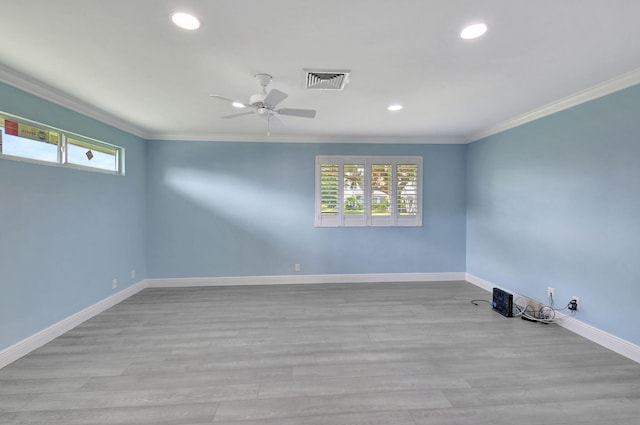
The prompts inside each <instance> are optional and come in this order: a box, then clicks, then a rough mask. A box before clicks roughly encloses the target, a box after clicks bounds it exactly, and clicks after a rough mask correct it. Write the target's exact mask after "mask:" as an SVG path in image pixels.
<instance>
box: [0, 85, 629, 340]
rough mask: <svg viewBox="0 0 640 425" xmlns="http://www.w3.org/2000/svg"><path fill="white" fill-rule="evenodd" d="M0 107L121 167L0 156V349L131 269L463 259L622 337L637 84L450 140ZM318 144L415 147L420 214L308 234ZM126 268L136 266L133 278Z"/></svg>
mask: <svg viewBox="0 0 640 425" xmlns="http://www.w3.org/2000/svg"><path fill="white" fill-rule="evenodd" d="M0 110H4V111H6V112H10V113H14V114H16V115H21V116H24V117H27V118H30V119H33V120H35V121H40V122H42V123H45V124H49V125H52V126H57V127H61V128H64V129H66V130H70V131H74V132H77V133H80V134H84V135H87V136H90V137H94V138H96V139H100V140H104V141H106V142H110V143H114V144H118V145H121V146H124V147H125V148H126V155H127V170H126V171H127V174H126V176H124V177H117V176H111V175H107V174H100V173H92V172H87V171H80V170H73V169H67V168H61V167H49V166H42V165H37V164H31V163H27V162H18V161H11V160H6V159H0V224H1V226H2V228H1V232H0V350H2V349H4V348H6V347H9V346H11V345H12V344H14V343H16V342H18V341H20V340H22V339H24V338H27V337H29V336H31V335H33V334H35V333H37V332H38V331H40V330H42V329H44V328H46V327H48V326H50V325H52V324H55V323H57V322H58V321H60V320H62V319H64V318H66V317H68V316H70V315H72V314H74V313H76V312H78V311H80V310H82V309H83V308H86V307H88V306H90V305H92V304H94V303H96V302H98V301H100V300H102V299H104V298H106V297H108V296H109V295H111V294H113V293H114V292H115V291H114V290H113V289H112V288H111V280H112V279H113V278H117V279H118V281H119V283H120V287H119V288H118V290H120V289H122V288H125V287H127V286H130V285H131V284H133V283H134V280H135V281H138V280H142V279H144V278H146V277H152V278H172V277H175V278H181V277H223V276H268V275H286V274H294V271H293V265H294V264H295V263H300V264H301V265H302V271H301V274H343V273H345V274H346V273H354V274H359V273H411V272H414V273H429V272H460V271H465V270H466V271H467V272H469V273H471V274H473V275H475V276H478V277H480V278H483V279H486V280H489V281H491V282H493V283H496V284H498V285H500V286H504V287H506V288H510V289H512V290H513V291H515V292H519V293H522V294H523V295H526V296H529V297H531V298H535V299H539V300H542V299H544V298H545V294H546V288H547V286H553V287H555V289H556V299H557V300H558V303H559V304H561V303H564V302H566V301H568V299H569V297H571V296H573V295H577V296H579V297H580V299H581V304H582V305H581V309H580V311H579V312H578V313H577V318H578V319H580V320H582V321H584V322H586V323H588V324H591V325H593V326H595V327H597V328H600V329H602V330H605V331H607V332H610V333H612V334H614V335H617V336H619V337H621V338H624V339H626V340H628V341H631V342H633V343H635V344H640V328H639V327H638V326H634V325H632V324H634V323H637V320H636V318H635V301H636V300H637V299H640V284H638V283H637V278H638V276H639V275H640V273H639V272H640V262H639V261H638V259H637V258H638V255H637V254H636V252H637V248H636V247H637V243H638V241H639V240H640V220H638V217H640V186H639V184H638V183H639V182H640V166H639V165H638V159H639V158H640V120H639V119H638V117H640V86H636V87H632V88H629V89H627V90H624V91H621V92H618V93H614V94H612V95H609V96H606V97H604V98H601V99H597V100H595V101H592V102H589V103H586V104H583V105H580V106H577V107H574V108H571V109H568V110H566V111H563V112H560V113H558V114H554V115H552V116H549V117H546V118H543V119H540V120H538V121H535V122H531V123H529V124H526V125H523V126H520V127H518V128H515V129H512V130H509V131H506V132H503V133H501V134H497V135H494V136H491V137H489V138H486V139H484V140H481V141H478V142H474V143H472V144H470V145H467V146H461V145H402V144H401V145H395V144H393V143H389V144H294V143H291V144H289V143H219V142H216V143H213V142H167V141H150V142H146V143H145V142H144V141H143V140H141V139H139V138H137V137H135V136H132V135H130V134H127V133H125V132H122V131H120V130H117V129H114V128H112V127H110V126H108V125H105V124H102V123H100V122H98V121H95V120H93V119H90V118H88V117H85V116H82V115H80V114H77V113H75V112H72V111H69V110H67V109H65V108H62V107H60V106H57V105H54V104H52V103H50V102H47V101H44V100H42V99H39V98H37V97H34V96H31V95H28V94H26V93H24V92H21V91H19V90H16V89H14V88H11V87H8V86H5V85H1V84H0ZM316 155H422V156H423V158H424V220H423V222H424V226H423V227H421V228H316V227H314V223H313V216H314V199H313V198H314V158H315V156H316ZM132 269H135V270H136V271H137V274H138V276H137V278H136V279H131V277H130V272H131V270H132Z"/></svg>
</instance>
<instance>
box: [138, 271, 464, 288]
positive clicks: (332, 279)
mask: <svg viewBox="0 0 640 425" xmlns="http://www.w3.org/2000/svg"><path fill="white" fill-rule="evenodd" d="M465 278H466V274H465V273H463V272H454V273H375V274H323V275H283V276H239V277H194V278H175V279H147V287H148V288H179V287H190V286H247V285H305V284H320V283H366V282H370V283H374V282H398V283H404V282H436V281H452V280H460V281H463V280H465Z"/></svg>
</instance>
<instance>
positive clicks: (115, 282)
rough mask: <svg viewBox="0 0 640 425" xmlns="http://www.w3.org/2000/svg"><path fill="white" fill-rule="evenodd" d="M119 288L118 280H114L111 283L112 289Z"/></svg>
mask: <svg viewBox="0 0 640 425" xmlns="http://www.w3.org/2000/svg"><path fill="white" fill-rule="evenodd" d="M117 287H118V279H113V280H112V281H111V288H112V289H116V288H117Z"/></svg>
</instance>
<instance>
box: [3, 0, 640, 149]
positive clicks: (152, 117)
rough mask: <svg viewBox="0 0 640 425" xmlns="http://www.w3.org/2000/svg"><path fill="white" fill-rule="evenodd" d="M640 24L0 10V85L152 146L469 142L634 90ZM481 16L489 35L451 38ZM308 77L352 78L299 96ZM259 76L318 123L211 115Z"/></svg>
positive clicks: (384, 13)
mask: <svg viewBox="0 0 640 425" xmlns="http://www.w3.org/2000/svg"><path fill="white" fill-rule="evenodd" d="M178 10H184V11H189V12H192V13H195V14H196V15H197V16H198V17H199V18H200V20H201V21H202V27H201V28H200V29H199V30H198V31H195V32H188V31H185V30H181V29H179V28H177V27H175V26H174V25H173V24H172V23H171V21H170V19H169V16H170V14H171V12H173V11H178ZM638 17H640V1H638V0H611V1H605V0H562V1H558V0H536V1H519V0H511V1H505V0H432V1H426V0H415V1H413V0H397V1H389V0H386V1H382V0H322V1H304V0H271V1H257V0H231V1H212V0H184V1H179V0H175V1H172V0H135V1H132V0H109V1H106V0H20V1H3V2H2V7H1V8H0V65H2V66H1V67H0V79H1V80H2V81H4V82H7V83H9V84H11V85H14V86H18V87H20V88H23V89H26V90H29V91H31V92H37V93H39V94H40V95H44V96H45V97H47V98H49V99H52V100H54V101H56V102H58V103H61V104H64V105H66V106H69V107H71V108H73V109H76V110H81V111H82V112H84V113H88V114H89V115H91V116H94V117H98V118H100V119H102V120H103V121H106V122H108V123H110V124H114V125H116V126H117V127H120V128H122V129H125V130H128V131H131V132H132V133H134V134H137V135H139V136H142V137H145V138H149V139H153V138H157V139H191V140H278V141H279V140H299V141H382V140H384V141H386V142H454V143H455V142H466V141H469V140H473V139H474V138H477V137H479V136H481V135H484V134H489V133H490V132H492V131H494V130H496V129H500V128H504V127H505V126H508V125H509V123H517V122H521V121H522V120H526V117H527V116H535V112H534V114H533V115H526V114H529V113H530V112H531V111H536V110H538V113H539V112H540V109H539V108H541V107H543V106H545V105H547V106H549V105H551V104H554V102H557V101H558V100H562V99H564V100H565V103H566V100H567V99H566V98H567V97H568V96H572V95H574V94H576V93H582V94H583V95H585V93H587V92H585V90H587V91H588V90H589V89H590V88H593V87H594V86H598V85H600V84H601V83H603V82H607V81H610V80H612V79H615V81H617V83H615V84H618V85H620V84H622V86H625V85H626V86H629V85H632V84H636V83H638V82H640V72H639V70H640V24H639V23H640V21H639V19H638ZM477 21H484V22H486V23H487V25H488V26H489V30H488V32H487V34H486V35H485V36H484V37H483V38H481V39H477V40H473V41H465V40H462V39H460V38H459V37H458V33H459V31H460V30H461V29H462V27H463V26H465V25H466V24H469V23H474V22H477ZM303 68H320V69H349V70H351V75H350V80H349V83H348V84H347V86H346V88H345V90H344V91H338V92H328V91H309V90H307V89H305V88H304V87H303V71H302V70H303ZM256 73H268V74H271V75H273V77H274V78H273V82H272V83H271V85H270V86H269V88H277V89H279V90H281V91H284V92H286V93H288V94H289V98H288V99H287V100H285V101H284V102H283V103H282V104H281V106H282V107H285V108H310V109H316V110H317V117H316V118H315V119H313V120H311V119H305V118H298V117H290V116H283V117H281V119H282V121H283V123H284V125H282V126H279V127H277V128H273V127H272V129H271V137H269V138H267V137H266V134H265V133H266V122H265V121H264V120H262V119H260V118H259V117H256V116H248V117H240V118H236V119H222V118H220V117H221V116H223V115H227V114H231V113H234V112H237V110H235V109H233V108H232V107H231V106H230V105H229V104H227V103H225V102H222V101H220V100H216V99H212V98H210V97H209V94H219V95H223V96H227V97H230V98H234V99H239V100H246V99H248V97H249V96H250V95H251V94H254V93H256V92H257V91H258V90H257V89H258V86H257V84H256V81H255V79H254V77H253V76H254V74H256ZM620 81H621V83H620ZM615 87H617V86H615ZM392 102H400V103H402V104H403V105H404V109H403V110H402V111H400V112H394V113H392V112H389V111H387V110H386V107H387V106H388V105H389V104H390V103H392ZM7 112H11V111H7ZM496 131H497V130H496Z"/></svg>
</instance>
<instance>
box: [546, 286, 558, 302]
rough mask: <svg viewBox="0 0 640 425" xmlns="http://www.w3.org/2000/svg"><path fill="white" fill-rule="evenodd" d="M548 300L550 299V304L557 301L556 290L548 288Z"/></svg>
mask: <svg viewBox="0 0 640 425" xmlns="http://www.w3.org/2000/svg"><path fill="white" fill-rule="evenodd" d="M547 298H548V299H549V301H550V302H553V300H555V298H556V290H555V289H553V288H552V287H551V286H549V287H547Z"/></svg>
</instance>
